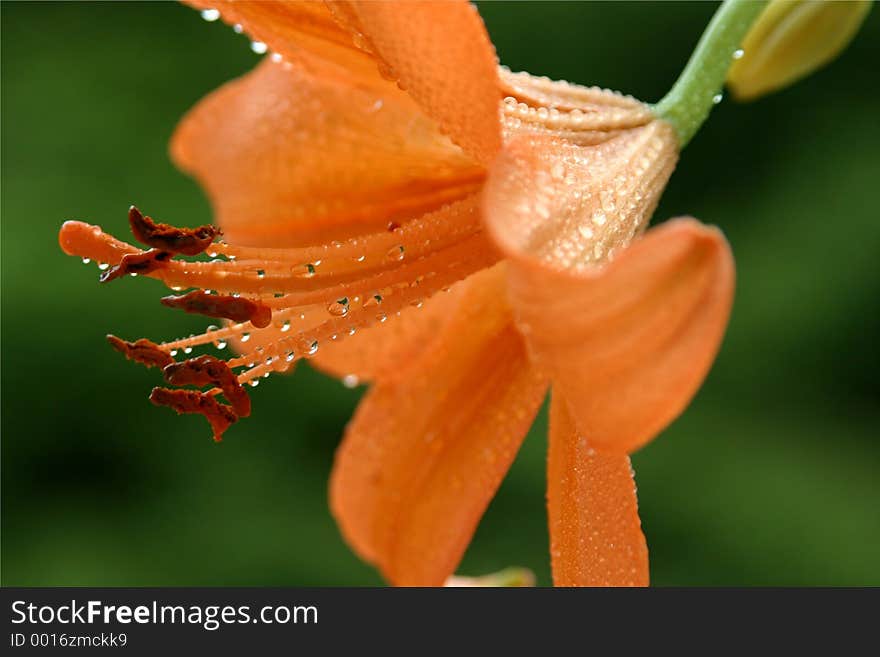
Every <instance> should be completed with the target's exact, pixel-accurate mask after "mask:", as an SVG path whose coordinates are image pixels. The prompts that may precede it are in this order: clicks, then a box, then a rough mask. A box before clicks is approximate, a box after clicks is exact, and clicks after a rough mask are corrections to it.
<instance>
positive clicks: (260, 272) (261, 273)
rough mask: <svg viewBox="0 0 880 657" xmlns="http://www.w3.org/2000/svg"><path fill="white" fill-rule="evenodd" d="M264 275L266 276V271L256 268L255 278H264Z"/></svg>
mask: <svg viewBox="0 0 880 657" xmlns="http://www.w3.org/2000/svg"><path fill="white" fill-rule="evenodd" d="M265 277H266V272H265V271H264V270H262V269H258V270H257V278H265Z"/></svg>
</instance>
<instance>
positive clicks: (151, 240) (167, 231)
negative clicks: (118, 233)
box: [128, 205, 220, 256]
mask: <svg viewBox="0 0 880 657" xmlns="http://www.w3.org/2000/svg"><path fill="white" fill-rule="evenodd" d="M128 224H129V226H131V232H132V234H133V235H134V238H135V239H136V240H137V241H138V242H140V243H141V244H146V245H147V246H150V247H153V248H154V249H161V250H162V251H168V252H169V253H182V254H183V255H188V256H195V255H199V254H200V253H202V252H203V251H205V249H207V248H208V247H209V246H210V244H211V242H213V241H214V238H215V237H217V235H219V234H220V230H219V229H218V228H216V227H214V226H210V225H206V226H199V227H198V228H176V227H174V226H171V225H169V224H157V223H156V222H155V221H153V220H152V219H151V218H150V217H145V216H144V215H142V214H141V212H140V210H138V209H137V208H136V207H134V206H133V205H132V206H131V207H130V208H129V210H128Z"/></svg>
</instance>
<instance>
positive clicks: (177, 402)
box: [150, 388, 238, 443]
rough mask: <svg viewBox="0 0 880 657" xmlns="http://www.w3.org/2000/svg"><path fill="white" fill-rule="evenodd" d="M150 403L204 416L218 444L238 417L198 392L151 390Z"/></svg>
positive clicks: (229, 409) (224, 406) (211, 398)
mask: <svg viewBox="0 0 880 657" xmlns="http://www.w3.org/2000/svg"><path fill="white" fill-rule="evenodd" d="M150 401H151V402H153V403H154V404H155V405H156V406H167V407H169V408H173V409H174V410H175V411H177V414H178V415H180V414H182V413H198V414H200V415H204V416H205V419H207V420H208V422H209V423H210V424H211V430H212V431H213V432H214V441H215V442H218V443H219V442H220V441H221V440H222V439H223V432H225V431H226V430H227V429H228V428H229V427H230V425H232V424H233V423H234V422H235V421H236V420H238V416H237V415H236V414H235V412H234V411H233V410H232V409H231V408H230V407H229V406H226V405H225V404H221V403H220V402H218V401H217V400H216V399H215V398H214V397H212V396H211V395H209V394H208V393H205V392H199V391H198V390H170V389H168V388H153V392H151V393H150Z"/></svg>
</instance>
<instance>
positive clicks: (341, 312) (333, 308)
mask: <svg viewBox="0 0 880 657" xmlns="http://www.w3.org/2000/svg"><path fill="white" fill-rule="evenodd" d="M327 312H329V313H330V314H331V315H333V316H334V317H345V316H346V315H347V314H348V298H346V297H343V298H342V299H339V300H338V301H335V302H333V303H331V304H330V305H329V306H327Z"/></svg>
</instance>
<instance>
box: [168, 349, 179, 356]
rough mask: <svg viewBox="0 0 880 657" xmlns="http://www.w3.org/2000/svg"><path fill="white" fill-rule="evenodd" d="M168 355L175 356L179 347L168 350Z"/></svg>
mask: <svg viewBox="0 0 880 657" xmlns="http://www.w3.org/2000/svg"><path fill="white" fill-rule="evenodd" d="M168 355H169V356H171V357H172V358H174V357H175V356H176V355H177V349H172V350H171V351H169V352H168Z"/></svg>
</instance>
